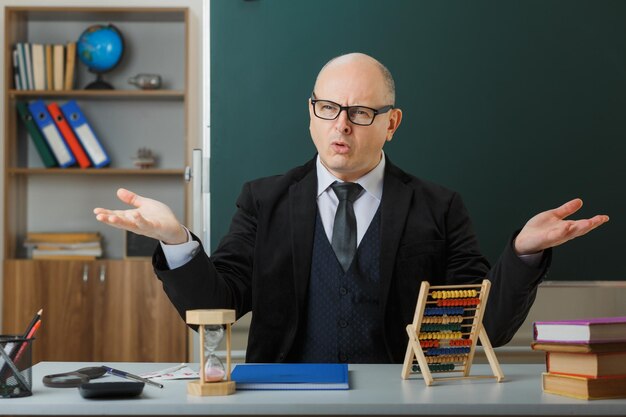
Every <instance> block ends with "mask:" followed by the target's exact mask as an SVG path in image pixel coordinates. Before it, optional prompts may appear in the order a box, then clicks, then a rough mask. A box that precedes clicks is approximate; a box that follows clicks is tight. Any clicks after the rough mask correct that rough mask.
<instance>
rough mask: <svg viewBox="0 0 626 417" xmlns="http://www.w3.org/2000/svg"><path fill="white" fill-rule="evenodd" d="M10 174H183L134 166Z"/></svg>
mask: <svg viewBox="0 0 626 417" xmlns="http://www.w3.org/2000/svg"><path fill="white" fill-rule="evenodd" d="M7 173H8V174H10V175H137V176H141V175H181V176H182V175H184V173H185V170H184V169H159V168H150V169H135V168H87V169H81V168H8V169H7Z"/></svg>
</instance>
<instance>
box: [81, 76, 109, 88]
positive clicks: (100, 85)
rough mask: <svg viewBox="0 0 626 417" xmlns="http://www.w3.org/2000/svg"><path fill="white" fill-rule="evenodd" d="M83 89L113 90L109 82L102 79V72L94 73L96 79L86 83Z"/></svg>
mask: <svg viewBox="0 0 626 417" xmlns="http://www.w3.org/2000/svg"><path fill="white" fill-rule="evenodd" d="M85 90H115V88H113V86H112V85H111V84H109V83H108V82H106V81H104V79H103V78H102V74H96V80H95V81H92V82H91V83H89V84H87V86H86V87H85Z"/></svg>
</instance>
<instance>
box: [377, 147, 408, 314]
mask: <svg viewBox="0 0 626 417" xmlns="http://www.w3.org/2000/svg"><path fill="white" fill-rule="evenodd" d="M405 181H408V178H407V176H406V174H404V172H402V171H400V170H399V169H398V168H396V167H395V166H394V165H392V164H391V162H390V161H389V159H388V158H387V161H386V167H385V179H384V182H383V184H384V185H383V197H382V200H381V203H380V204H381V223H380V224H381V253H380V276H381V288H380V289H381V300H382V303H381V304H380V307H381V309H382V313H383V319H384V312H385V310H386V305H387V298H388V294H389V287H390V286H391V278H392V275H393V267H394V264H395V261H396V254H397V252H398V247H399V245H400V240H401V238H402V233H403V231H404V226H405V224H406V220H407V216H408V212H409V207H410V205H411V200H412V198H413V190H412V189H411V188H410V187H408V186H407V185H406V184H405Z"/></svg>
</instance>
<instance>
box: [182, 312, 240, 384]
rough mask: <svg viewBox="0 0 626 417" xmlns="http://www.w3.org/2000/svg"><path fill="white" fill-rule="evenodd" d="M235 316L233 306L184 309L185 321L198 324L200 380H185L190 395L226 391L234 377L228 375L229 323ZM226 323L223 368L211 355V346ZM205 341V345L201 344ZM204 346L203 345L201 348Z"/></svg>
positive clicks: (212, 350) (220, 337)
mask: <svg viewBox="0 0 626 417" xmlns="http://www.w3.org/2000/svg"><path fill="white" fill-rule="evenodd" d="M235 320H236V314H235V310H188V311H187V317H186V322H187V324H197V325H198V326H200V328H199V333H200V353H201V354H200V380H198V381H191V382H189V384H187V393H188V394H190V395H198V396H208V395H230V394H233V393H234V392H235V381H232V380H231V379H230V327H231V324H232V323H234V322H235ZM224 326H225V327H226V369H224V365H223V364H222V362H221V361H220V360H219V358H218V357H217V356H215V349H216V348H217V346H218V345H219V343H220V341H221V340H222V337H223V336H224ZM205 343H206V346H205ZM205 347H206V348H205Z"/></svg>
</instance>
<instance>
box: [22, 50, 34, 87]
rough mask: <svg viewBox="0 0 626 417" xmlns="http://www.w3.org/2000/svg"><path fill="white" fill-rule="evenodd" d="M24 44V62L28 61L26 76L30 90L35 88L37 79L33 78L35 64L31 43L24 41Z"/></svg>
mask: <svg viewBox="0 0 626 417" xmlns="http://www.w3.org/2000/svg"><path fill="white" fill-rule="evenodd" d="M22 45H23V46H24V62H25V63H26V67H25V68H26V78H27V79H28V90H34V89H35V81H34V79H33V64H32V59H31V58H32V53H31V47H30V43H23V44H22Z"/></svg>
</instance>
